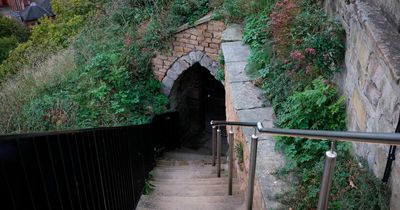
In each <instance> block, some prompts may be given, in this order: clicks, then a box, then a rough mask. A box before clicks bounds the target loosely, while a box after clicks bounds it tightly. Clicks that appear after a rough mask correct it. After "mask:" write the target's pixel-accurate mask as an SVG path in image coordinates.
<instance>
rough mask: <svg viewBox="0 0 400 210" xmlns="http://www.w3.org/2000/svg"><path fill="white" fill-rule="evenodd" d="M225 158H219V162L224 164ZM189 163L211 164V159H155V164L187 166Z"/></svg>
mask: <svg viewBox="0 0 400 210" xmlns="http://www.w3.org/2000/svg"><path fill="white" fill-rule="evenodd" d="M226 163H227V161H226V160H225V159H223V160H221V164H226ZM189 165H205V166H211V165H212V160H211V159H210V160H167V159H160V160H157V166H189Z"/></svg>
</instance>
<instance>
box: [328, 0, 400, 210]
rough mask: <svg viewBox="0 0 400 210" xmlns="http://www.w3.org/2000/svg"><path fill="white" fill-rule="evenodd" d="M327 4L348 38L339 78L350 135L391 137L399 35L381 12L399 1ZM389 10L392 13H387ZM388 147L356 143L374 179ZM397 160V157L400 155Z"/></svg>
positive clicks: (394, 201)
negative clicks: (386, 135) (360, 133)
mask: <svg viewBox="0 0 400 210" xmlns="http://www.w3.org/2000/svg"><path fill="white" fill-rule="evenodd" d="M375 3H376V4H377V5H372V4H369V3H367V2H365V1H360V0H355V1H347V2H346V1H337V0H326V1H325V9H326V11H327V12H328V13H329V14H330V15H331V16H334V17H337V18H338V19H339V20H340V21H341V22H342V25H343V26H344V28H345V30H346V35H347V39H346V40H347V43H346V57H345V66H346V71H345V72H344V73H343V75H341V76H342V78H340V79H338V82H339V83H341V84H340V86H341V87H342V88H343V92H344V94H346V95H347V112H348V113H347V116H348V122H347V125H348V130H350V131H368V132H394V130H395V126H396V125H397V122H398V119H399V114H400V85H399V83H400V34H399V33H398V31H397V29H396V25H395V24H393V22H392V21H391V20H389V19H387V16H388V15H393V17H395V16H399V15H400V13H399V10H397V11H395V13H394V14H384V13H385V12H384V11H385V10H382V8H383V7H384V6H385V5H386V6H387V5H395V6H396V5H397V7H398V6H399V1H398V0H384V1H381V0H379V1H376V2H375ZM391 9H393V8H391ZM388 148H389V146H386V145H373V144H354V149H355V152H356V153H357V155H359V156H361V157H363V158H365V159H366V160H367V161H368V164H369V166H370V167H371V169H372V170H373V172H374V174H375V175H376V176H377V177H378V178H382V176H383V172H384V169H385V165H386V160H387V154H388ZM396 155H397V157H400V153H399V151H398V152H397V154H396ZM389 182H390V183H389V184H390V186H391V189H392V197H391V204H390V206H391V209H400V159H397V160H395V161H394V163H393V169H392V174H391V177H390V180H389Z"/></svg>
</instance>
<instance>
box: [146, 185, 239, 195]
mask: <svg viewBox="0 0 400 210" xmlns="http://www.w3.org/2000/svg"><path fill="white" fill-rule="evenodd" d="M198 186H199V185H198ZM240 192H241V191H240V189H239V188H238V187H237V188H234V189H233V195H238V194H240ZM151 195H153V196H154V195H159V196H185V197H197V196H227V195H228V189H227V187H219V188H215V189H213V190H209V189H207V188H206V187H202V188H200V187H198V188H191V189H190V188H188V189H183V188H181V187H179V188H174V187H166V188H157V187H156V188H154V191H153V192H152V193H151Z"/></svg>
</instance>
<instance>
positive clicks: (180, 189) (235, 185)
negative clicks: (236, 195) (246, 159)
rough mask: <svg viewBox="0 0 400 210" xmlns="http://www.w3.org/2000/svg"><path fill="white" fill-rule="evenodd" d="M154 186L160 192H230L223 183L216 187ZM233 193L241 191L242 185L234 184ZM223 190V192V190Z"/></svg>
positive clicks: (161, 184)
mask: <svg viewBox="0 0 400 210" xmlns="http://www.w3.org/2000/svg"><path fill="white" fill-rule="evenodd" d="M151 183H152V184H153V185H154V189H157V190H159V191H162V190H167V191H171V190H175V191H180V192H182V191H196V190H198V191H199V190H203V191H205V192H210V191H218V192H219V191H225V192H228V183H226V184H225V183H223V184H215V185H190V184H181V185H169V184H163V183H155V182H151ZM232 186H233V191H239V190H240V185H239V184H238V183H233V184H232ZM221 189H222V190H221Z"/></svg>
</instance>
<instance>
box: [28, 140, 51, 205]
mask: <svg viewBox="0 0 400 210" xmlns="http://www.w3.org/2000/svg"><path fill="white" fill-rule="evenodd" d="M33 148H34V150H35V156H36V161H37V164H38V167H39V172H40V177H41V179H42V184H43V188H44V192H45V194H46V201H47V205H48V207H49V209H52V208H51V204H50V200H49V192H48V191H47V187H46V182H45V179H44V176H43V170H42V166H41V164H40V159H39V152H38V150H37V146H36V141H35V140H33Z"/></svg>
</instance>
